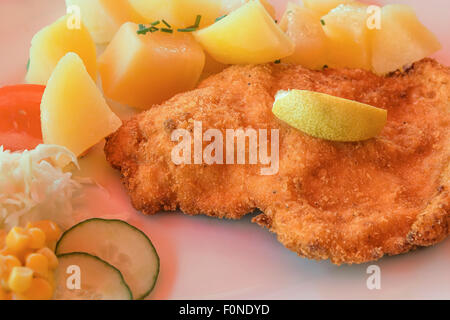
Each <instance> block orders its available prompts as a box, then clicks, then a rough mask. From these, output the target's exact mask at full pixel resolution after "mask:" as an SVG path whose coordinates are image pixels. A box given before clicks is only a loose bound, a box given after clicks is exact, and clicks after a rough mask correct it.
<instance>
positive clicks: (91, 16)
mask: <svg viewBox="0 0 450 320" xmlns="http://www.w3.org/2000/svg"><path fill="white" fill-rule="evenodd" d="M66 5H67V7H68V8H69V7H70V6H74V5H75V6H78V7H79V8H80V10H81V12H80V13H81V19H82V21H83V23H84V24H85V26H86V28H87V29H88V30H89V32H90V33H91V35H92V38H93V39H94V41H95V43H98V44H104V43H108V42H110V41H111V39H112V38H113V36H114V34H115V33H116V32H117V30H119V28H120V26H121V25H122V24H124V23H125V22H128V21H131V22H135V23H145V22H147V19H145V18H144V17H143V16H141V15H139V14H138V13H137V11H136V10H134V8H133V7H132V6H131V5H130V3H129V2H128V0H112V1H111V0H66Z"/></svg>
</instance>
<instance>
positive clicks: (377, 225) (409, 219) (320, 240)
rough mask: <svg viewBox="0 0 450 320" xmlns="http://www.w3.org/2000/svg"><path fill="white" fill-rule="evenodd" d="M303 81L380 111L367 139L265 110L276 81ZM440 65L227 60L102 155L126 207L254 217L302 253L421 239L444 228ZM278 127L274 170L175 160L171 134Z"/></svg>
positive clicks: (448, 82) (366, 252) (296, 84)
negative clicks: (397, 68) (320, 66)
mask: <svg viewBox="0 0 450 320" xmlns="http://www.w3.org/2000/svg"><path fill="white" fill-rule="evenodd" d="M288 89H305V90H312V91H318V92H323V93H327V94H331V95H335V96H339V97H343V98H347V99H352V100H356V101H359V102H362V103H366V104H370V105H373V106H376V107H379V108H384V109H387V110H388V122H387V125H386V126H385V128H384V129H383V131H382V133H381V135H380V136H378V137H377V138H374V139H371V140H368V141H363V142H358V143H343V142H331V141H325V140H321V139H317V138H313V137H310V136H308V135H306V134H304V133H302V132H300V131H298V130H296V129H294V128H292V127H290V126H289V125H287V124H285V123H283V122H281V121H280V120H278V119H277V118H275V117H274V115H273V114H272V111H271V110H272V104H273V102H274V95H275V94H276V93H277V92H278V90H288ZM449 107H450V69H449V68H447V67H444V66H441V65H440V64H438V63H437V62H436V61H434V60H432V59H424V60H422V61H420V62H417V63H415V64H414V65H413V66H412V67H411V68H410V69H409V70H407V71H405V72H403V73H400V72H397V73H394V74H391V75H389V76H387V77H378V76H376V75H374V74H372V73H370V72H367V71H363V70H331V69H326V70H323V71H311V70H308V69H305V68H302V67H301V66H291V65H282V64H269V65H258V66H232V67H230V68H228V69H226V70H225V71H223V72H222V73H220V74H218V75H215V76H212V77H210V78H208V79H206V80H205V81H204V82H203V83H201V85H200V86H199V88H198V89H196V90H193V91H191V92H187V93H184V94H180V95H177V96H175V97H173V98H172V99H170V100H169V101H167V102H166V103H164V104H162V105H159V106H154V107H153V108H151V109H150V110H148V111H146V112H143V113H141V114H139V115H137V116H136V117H134V118H132V119H131V120H130V121H128V122H126V123H125V124H124V125H123V127H122V128H121V129H119V130H118V131H117V132H116V133H115V134H113V135H112V136H111V137H109V138H108V141H107V144H106V147H105V152H106V155H107V159H108V161H109V162H110V163H111V164H112V165H113V166H114V167H115V168H117V169H119V170H120V171H121V173H122V177H123V183H124V185H125V187H126V189H127V190H128V193H129V195H130V197H131V200H132V203H133V205H134V206H135V208H136V209H138V210H141V211H142V212H144V213H146V214H154V213H156V212H158V211H160V210H166V211H169V210H176V209H181V210H182V211H183V212H185V213H187V214H191V215H196V214H206V215H209V216H215V217H220V218H232V219H237V218H240V217H242V216H243V215H245V214H247V213H250V212H253V211H254V210H255V209H259V210H261V211H262V212H263V213H262V214H260V215H259V216H257V217H256V218H255V219H254V221H255V222H257V223H258V224H260V225H262V226H264V227H267V228H268V229H270V230H271V231H272V232H274V233H276V234H277V235H278V239H279V240H280V241H281V242H282V243H283V244H284V245H285V246H286V247H287V248H289V249H291V250H293V251H295V252H297V253H298V254H299V255H300V256H303V257H307V258H312V259H318V260H322V259H330V260H331V261H332V262H333V263H335V264H341V263H362V262H366V261H370V260H376V259H379V258H381V257H382V256H383V255H395V254H400V253H403V252H407V251H409V250H411V249H414V248H415V247H417V246H428V245H432V244H435V243H437V242H439V241H442V240H443V239H445V238H446V237H447V236H448V234H449V225H450V204H449V199H450V196H449V192H450V185H449V177H450V167H449V160H450V130H449V125H450V113H449V110H450V109H449ZM194 120H196V121H202V123H203V127H204V130H206V129H208V128H215V129H220V130H222V131H224V130H225V129H227V128H231V129H236V128H248V127H252V128H257V129H259V128H268V129H274V128H275V129H279V137H280V142H279V145H280V150H279V157H280V161H279V172H278V174H276V175H272V176H263V175H260V174H259V169H260V167H261V165H249V164H246V165H219V164H214V165H205V164H203V165H194V164H192V165H175V164H174V163H173V162H172V161H171V150H172V148H173V147H174V146H175V145H176V142H173V141H171V132H172V131H173V130H175V129H177V128H185V129H188V130H192V129H193V122H194Z"/></svg>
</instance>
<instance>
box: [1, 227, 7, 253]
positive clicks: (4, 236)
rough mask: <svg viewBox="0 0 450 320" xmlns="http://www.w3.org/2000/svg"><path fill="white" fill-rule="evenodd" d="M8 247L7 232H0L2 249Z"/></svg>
mask: <svg viewBox="0 0 450 320" xmlns="http://www.w3.org/2000/svg"><path fill="white" fill-rule="evenodd" d="M5 245H6V231H5V230H0V249H2V248H3V247H4V246H5Z"/></svg>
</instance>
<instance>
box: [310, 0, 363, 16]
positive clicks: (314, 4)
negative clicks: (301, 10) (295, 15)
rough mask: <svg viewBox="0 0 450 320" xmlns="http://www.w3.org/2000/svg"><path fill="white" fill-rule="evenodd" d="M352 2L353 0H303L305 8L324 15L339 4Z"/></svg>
mask: <svg viewBox="0 0 450 320" xmlns="http://www.w3.org/2000/svg"><path fill="white" fill-rule="evenodd" d="M352 2H355V0H303V4H304V5H305V8H308V9H311V10H314V11H315V12H317V14H318V15H320V16H323V15H326V14H327V13H328V12H330V11H331V10H332V9H334V8H336V7H337V6H339V5H340V4H349V3H352Z"/></svg>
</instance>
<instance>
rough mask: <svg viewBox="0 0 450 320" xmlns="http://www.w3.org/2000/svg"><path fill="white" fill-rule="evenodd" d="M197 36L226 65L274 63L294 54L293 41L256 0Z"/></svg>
mask: <svg viewBox="0 0 450 320" xmlns="http://www.w3.org/2000/svg"><path fill="white" fill-rule="evenodd" d="M194 35H195V37H196V39H197V41H199V42H200V43H201V44H202V46H203V48H204V49H205V50H206V51H207V52H208V53H209V54H210V55H211V56H212V57H213V58H214V59H215V60H217V61H219V62H221V63H224V64H247V63H249V64H252V63H254V64H258V63H266V62H273V61H275V60H277V59H280V58H284V57H287V56H290V55H291V54H292V53H293V52H294V44H293V43H292V41H291V40H290V39H289V38H288V36H287V35H286V34H285V33H284V32H283V31H282V30H281V29H280V27H279V26H278V25H277V24H276V23H275V22H274V20H273V19H272V17H271V16H270V15H269V14H268V13H267V11H266V9H265V8H264V7H263V5H262V4H261V3H260V2H259V1H257V0H256V1H255V0H252V1H249V2H248V3H246V4H245V5H243V6H242V7H240V8H239V9H237V10H235V11H233V12H232V13H230V14H229V15H228V16H226V17H225V18H223V19H221V20H220V21H218V22H216V23H214V24H213V25H212V26H209V27H207V28H205V29H202V30H199V31H196V32H195V33H194ZM262 35H263V36H262Z"/></svg>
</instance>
